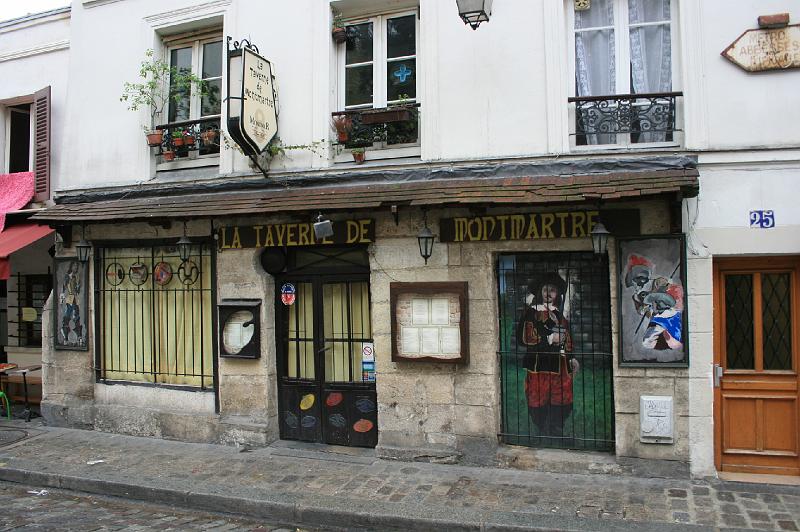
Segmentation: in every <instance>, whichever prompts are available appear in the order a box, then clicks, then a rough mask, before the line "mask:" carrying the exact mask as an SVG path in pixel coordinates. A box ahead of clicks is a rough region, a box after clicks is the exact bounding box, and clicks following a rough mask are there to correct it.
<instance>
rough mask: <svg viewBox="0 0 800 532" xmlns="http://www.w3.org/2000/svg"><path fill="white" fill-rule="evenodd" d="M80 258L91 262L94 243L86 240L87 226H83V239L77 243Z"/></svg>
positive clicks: (82, 260) (76, 247)
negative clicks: (90, 256) (90, 257)
mask: <svg viewBox="0 0 800 532" xmlns="http://www.w3.org/2000/svg"><path fill="white" fill-rule="evenodd" d="M75 250H76V251H77V255H78V260H79V261H80V262H89V253H90V252H91V251H92V245H91V244H90V243H89V242H87V241H86V226H85V225H83V226H81V239H80V240H79V241H78V243H77V244H75Z"/></svg>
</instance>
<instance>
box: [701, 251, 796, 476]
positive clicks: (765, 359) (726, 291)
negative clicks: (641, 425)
mask: <svg viewBox="0 0 800 532" xmlns="http://www.w3.org/2000/svg"><path fill="white" fill-rule="evenodd" d="M799 273H800V259H799V258H797V257H792V258H782V257H770V258H769V259H757V258H746V259H729V260H728V259H724V260H715V261H714V321H715V325H714V362H715V364H717V365H718V366H719V367H720V368H721V370H716V368H715V370H716V371H718V372H719V373H721V375H720V376H719V377H718V378H717V379H715V385H717V386H718V387H717V388H716V389H715V393H714V432H715V434H714V439H715V455H716V465H717V469H718V470H721V471H734V472H740V473H761V474H784V475H799V474H800V458H799V457H800V448H799V446H798V444H799V443H800V436H799V434H798V430H800V423H798V373H797V367H798V347H797V344H798V329H799V328H800V321H798V312H797V311H798V306H797V305H798V301H799V300H800V298H799V297H798V279H799V278H798V274H799Z"/></svg>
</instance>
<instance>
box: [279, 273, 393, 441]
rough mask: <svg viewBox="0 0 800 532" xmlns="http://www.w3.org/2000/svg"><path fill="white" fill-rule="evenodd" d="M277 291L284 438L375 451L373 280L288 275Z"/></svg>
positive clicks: (340, 276) (344, 276)
mask: <svg viewBox="0 0 800 532" xmlns="http://www.w3.org/2000/svg"><path fill="white" fill-rule="evenodd" d="M276 288H277V290H276V291H277V297H276V302H275V305H276V309H277V310H276V317H277V326H278V340H279V341H278V360H279V367H278V371H279V393H280V400H279V407H280V414H279V419H280V427H281V438H283V439H288V440H302V441H311V442H322V443H329V444H335V445H350V446H356V447H374V446H375V445H376V444H377V442H378V427H377V422H378V419H377V403H376V396H375V382H374V372H373V371H370V370H369V368H371V367H374V366H372V365H371V364H370V360H371V357H372V324H371V321H370V308H369V281H368V276H366V275H363V274H359V275H355V276H354V275H313V276H292V275H288V276H284V277H281V278H276ZM365 362H366V363H365ZM373 364H374V362H373Z"/></svg>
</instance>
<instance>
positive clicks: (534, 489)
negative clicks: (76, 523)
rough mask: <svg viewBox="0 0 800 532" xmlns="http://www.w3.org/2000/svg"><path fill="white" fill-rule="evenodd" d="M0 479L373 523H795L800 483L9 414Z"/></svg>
mask: <svg viewBox="0 0 800 532" xmlns="http://www.w3.org/2000/svg"><path fill="white" fill-rule="evenodd" d="M15 428H16V429H21V430H24V431H26V432H27V437H26V438H25V439H23V440H20V441H18V442H16V443H13V439H14V438H13V437H8V438H3V439H0V445H3V444H4V443H3V442H12V443H9V444H7V445H6V446H5V447H3V448H0V480H5V481H11V482H20V483H24V484H27V485H31V486H42V487H55V488H63V489H68V490H76V491H83V492H88V493H97V494H102V495H111V496H119V497H124V498H129V499H139V500H145V501H153V502H158V503H162V504H168V505H174V506H179V507H185V508H196V509H202V510H204V511H212V512H230V513H233V514H237V515H242V516H247V517H248V518H256V519H259V518H261V519H265V520H268V521H270V522H274V523H285V524H287V525H289V524H293V525H306V526H318V527H338V528H343V529H354V528H359V529H367V530H432V529H440V530H487V531H489V530H491V531H494V530H497V531H499V530H531V529H534V530H537V529H538V530H604V531H615V530H649V531H661V530H663V531H672V530H675V531H677V530H714V529H718V528H733V529H762V530H798V529H800V488H797V487H791V486H777V485H751V484H738V483H724V482H717V481H714V482H705V481H690V480H675V479H658V478H641V477H622V476H612V475H574V474H572V475H567V474H551V473H540V472H530V471H518V470H511V469H499V468H480V467H466V466H456V465H441V464H429V463H406V462H393V461H386V460H380V459H377V458H375V456H374V454H373V453H372V452H371V451H369V450H354V449H346V448H338V449H334V448H328V447H314V446H307V445H306V446H304V445H302V444H300V445H287V444H286V443H285V442H280V443H279V444H276V445H273V446H272V447H269V448H265V449H253V450H248V451H247V452H241V451H242V450H241V449H237V448H235V447H223V446H215V445H203V444H189V443H180V442H173V441H165V440H156V439H151V438H137V437H131V436H120V435H115V434H105V433H101V432H92V431H81V430H70V429H61V428H50V427H45V426H42V425H34V424H30V425H26V424H24V423H18V422H12V423H7V422H3V423H2V425H0V432H4V431H5V432H6V433H7V434H6V436H13V434H12V433H11V432H10V429H11V430H13V429H15Z"/></svg>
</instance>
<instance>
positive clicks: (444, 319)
mask: <svg viewBox="0 0 800 532" xmlns="http://www.w3.org/2000/svg"><path fill="white" fill-rule="evenodd" d="M389 291H390V299H391V309H392V360H393V361H395V362H398V361H427V362H449V363H455V364H467V363H468V362H469V312H468V307H467V283H465V282H442V283H391V284H390V285H389Z"/></svg>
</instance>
